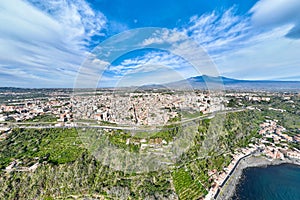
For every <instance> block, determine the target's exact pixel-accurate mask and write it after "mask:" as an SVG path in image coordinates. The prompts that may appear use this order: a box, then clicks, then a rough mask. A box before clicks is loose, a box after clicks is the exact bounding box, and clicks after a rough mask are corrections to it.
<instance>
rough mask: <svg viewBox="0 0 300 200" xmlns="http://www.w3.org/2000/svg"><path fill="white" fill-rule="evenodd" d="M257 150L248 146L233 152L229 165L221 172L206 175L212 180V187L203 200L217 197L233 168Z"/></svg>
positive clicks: (211, 172) (253, 146) (251, 145)
mask: <svg viewBox="0 0 300 200" xmlns="http://www.w3.org/2000/svg"><path fill="white" fill-rule="evenodd" d="M257 150H258V146H257V145H254V144H250V145H249V147H247V148H242V149H239V150H237V151H236V152H234V154H233V156H232V159H231V162H230V164H229V165H228V166H227V167H226V168H224V169H223V171H221V172H218V171H217V170H216V169H214V170H212V171H209V172H208V175H209V177H210V178H211V179H212V180H213V184H212V187H211V188H210V190H209V192H208V194H207V195H206V197H205V199H207V200H210V199H214V197H215V196H217V195H218V193H219V192H220V190H221V188H222V187H223V186H224V184H225V183H226V181H227V180H228V179H229V178H230V176H231V175H232V174H233V172H234V170H235V168H236V167H237V165H238V164H239V162H240V161H241V160H242V159H244V158H246V157H248V156H250V155H251V154H253V153H255V152H256V151H257Z"/></svg>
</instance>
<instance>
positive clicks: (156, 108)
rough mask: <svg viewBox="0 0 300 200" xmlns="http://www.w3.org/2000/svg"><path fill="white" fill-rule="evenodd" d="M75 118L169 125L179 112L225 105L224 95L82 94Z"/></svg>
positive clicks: (75, 100) (76, 102) (76, 99)
mask: <svg viewBox="0 0 300 200" xmlns="http://www.w3.org/2000/svg"><path fill="white" fill-rule="evenodd" d="M72 105H74V118H75V119H94V120H97V121H107V122H110V123H116V124H122V125H158V124H166V123H167V122H168V121H170V120H171V119H174V118H176V117H178V116H179V113H184V112H189V113H200V112H202V113H204V114H205V113H209V112H215V111H218V110H220V109H222V108H223V106H222V98H220V97H213V96H211V95H208V94H203V93H197V94H196V93H194V92H185V93H175V94H172V93H163V92H161V93H160V92H156V93H154V92H143V93H138V92H128V93H127V92H126V93H121V94H120V93H106V94H102V95H94V96H92V95H78V96H76V97H74V98H72Z"/></svg>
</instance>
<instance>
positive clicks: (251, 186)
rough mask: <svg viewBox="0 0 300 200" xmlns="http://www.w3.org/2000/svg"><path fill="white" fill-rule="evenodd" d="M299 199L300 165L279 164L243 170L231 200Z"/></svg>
mask: <svg viewBox="0 0 300 200" xmlns="http://www.w3.org/2000/svg"><path fill="white" fill-rule="evenodd" d="M248 199H249V200H300V166H298V165H292V164H281V165H273V166H267V167H250V168H246V169H244V171H243V175H242V177H241V179H240V181H239V183H238V185H237V188H236V192H235V194H234V196H233V197H232V200H248Z"/></svg>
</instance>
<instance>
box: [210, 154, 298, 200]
mask: <svg viewBox="0 0 300 200" xmlns="http://www.w3.org/2000/svg"><path fill="white" fill-rule="evenodd" d="M280 164H294V165H299V166H300V161H299V160H295V159H287V158H286V159H284V160H269V159H268V158H266V157H265V156H263V155H252V156H250V157H246V158H244V159H242V160H241V161H240V162H239V164H238V166H237V167H236V169H235V170H234V172H233V173H232V175H231V177H230V178H229V179H228V180H227V181H226V183H225V184H224V186H223V187H222V189H221V190H220V192H219V194H218V196H217V198H216V199H217V200H224V199H230V198H231V197H232V196H233V195H234V192H235V190H236V186H237V184H238V183H239V181H240V179H241V177H242V174H243V170H244V169H246V168H249V167H267V166H269V165H280Z"/></svg>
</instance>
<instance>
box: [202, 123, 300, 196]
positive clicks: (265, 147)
mask: <svg viewBox="0 0 300 200" xmlns="http://www.w3.org/2000/svg"><path fill="white" fill-rule="evenodd" d="M277 123H278V121H277V120H266V121H265V122H264V123H262V124H261V125H260V131H259V134H260V135H261V138H260V139H259V141H258V142H255V144H250V145H249V147H247V148H243V149H239V150H237V151H236V152H234V154H233V159H232V161H231V163H230V165H229V166H228V167H226V168H225V169H224V171H223V172H221V173H218V172H217V170H213V171H210V172H209V176H210V177H211V178H212V179H213V180H214V184H213V187H212V188H211V189H210V191H209V193H208V195H207V196H206V198H205V199H207V200H209V199H213V198H214V197H216V196H217V195H218V193H219V192H220V190H221V188H222V187H223V186H224V185H225V183H226V181H227V180H228V179H229V178H230V176H231V175H232V173H233V171H234V170H235V168H236V167H237V166H238V164H239V163H240V161H241V160H242V159H244V158H246V157H249V156H251V155H253V154H255V155H263V156H265V157H266V158H267V159H268V160H270V161H272V160H277V159H278V160H285V159H292V160H293V159H294V160H297V161H300V150H299V149H296V148H289V145H288V144H289V143H292V142H298V143H299V142H300V134H298V135H295V136H293V137H292V136H289V135H288V134H287V131H286V129H285V128H284V127H282V126H280V125H278V124H277Z"/></svg>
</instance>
